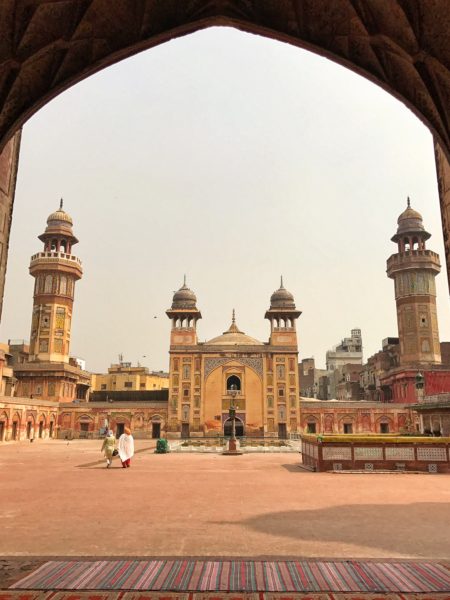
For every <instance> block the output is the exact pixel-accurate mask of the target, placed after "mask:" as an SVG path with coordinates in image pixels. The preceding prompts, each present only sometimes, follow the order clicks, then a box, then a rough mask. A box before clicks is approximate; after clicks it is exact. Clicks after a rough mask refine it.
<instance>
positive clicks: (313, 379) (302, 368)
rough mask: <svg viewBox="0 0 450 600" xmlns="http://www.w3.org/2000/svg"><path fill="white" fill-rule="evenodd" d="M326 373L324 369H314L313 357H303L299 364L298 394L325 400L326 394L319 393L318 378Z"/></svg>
mask: <svg viewBox="0 0 450 600" xmlns="http://www.w3.org/2000/svg"><path fill="white" fill-rule="evenodd" d="M327 375H328V371H327V370H326V369H316V366H315V361H314V358H304V359H303V360H302V361H301V363H300V364H299V385H300V396H302V397H304V398H320V399H322V400H326V399H327V397H328V396H327V395H326V396H323V395H322V394H321V388H320V379H321V378H322V377H327ZM326 393H328V390H327V392H326Z"/></svg>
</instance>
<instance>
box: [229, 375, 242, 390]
mask: <svg viewBox="0 0 450 600" xmlns="http://www.w3.org/2000/svg"><path fill="white" fill-rule="evenodd" d="M232 386H234V387H232ZM240 389H241V380H240V379H239V377H238V376H237V375H231V376H230V377H228V379H227V390H240Z"/></svg>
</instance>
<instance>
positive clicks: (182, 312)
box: [166, 276, 202, 346]
mask: <svg viewBox="0 0 450 600" xmlns="http://www.w3.org/2000/svg"><path fill="white" fill-rule="evenodd" d="M196 304H197V297H196V295H195V294H194V292H193V291H192V290H190V289H189V288H188V287H187V285H186V276H184V282H183V285H182V286H181V287H180V289H179V290H178V291H177V292H175V293H174V295H173V299H172V306H171V308H169V310H166V315H167V316H168V317H169V319H171V321H172V331H171V334H170V345H171V346H180V345H182V346H186V345H188V346H190V345H195V344H197V321H198V320H199V319H201V318H202V313H201V312H200V311H199V310H198V308H197V306H196Z"/></svg>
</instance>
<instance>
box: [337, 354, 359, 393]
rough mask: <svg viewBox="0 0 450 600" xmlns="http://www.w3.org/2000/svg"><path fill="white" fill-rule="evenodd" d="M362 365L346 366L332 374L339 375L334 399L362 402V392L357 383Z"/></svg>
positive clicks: (350, 364)
mask: <svg viewBox="0 0 450 600" xmlns="http://www.w3.org/2000/svg"><path fill="white" fill-rule="evenodd" d="M362 370H363V365H358V364H352V363H349V364H346V365H343V366H342V367H341V368H340V369H337V370H336V371H334V373H335V374H336V373H338V372H339V374H340V380H339V381H338V382H337V384H336V399H337V400H362V399H363V397H362V390H361V386H360V383H359V378H360V374H361V371H362Z"/></svg>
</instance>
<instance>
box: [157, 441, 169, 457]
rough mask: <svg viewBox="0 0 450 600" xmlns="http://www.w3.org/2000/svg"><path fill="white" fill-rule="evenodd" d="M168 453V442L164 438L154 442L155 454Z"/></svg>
mask: <svg viewBox="0 0 450 600" xmlns="http://www.w3.org/2000/svg"><path fill="white" fill-rule="evenodd" d="M168 452H170V446H169V442H168V441H167V440H165V439H164V438H160V439H159V440H158V441H157V442H156V450H155V453H156V454H167V453H168Z"/></svg>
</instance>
